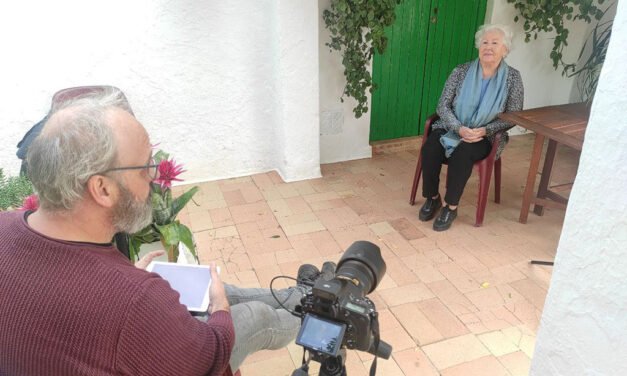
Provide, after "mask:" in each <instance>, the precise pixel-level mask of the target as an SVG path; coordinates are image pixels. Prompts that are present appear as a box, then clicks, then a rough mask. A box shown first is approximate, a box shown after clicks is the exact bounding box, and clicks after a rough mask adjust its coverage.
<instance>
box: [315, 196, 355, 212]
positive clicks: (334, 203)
mask: <svg viewBox="0 0 627 376" xmlns="http://www.w3.org/2000/svg"><path fill="white" fill-rule="evenodd" d="M308 206H309V207H310V208H311V210H312V211H315V212H319V211H321V210H333V209H337V208H341V207H344V206H346V203H345V202H344V200H343V199H342V198H341V197H340V198H334V199H332V200H324V201H315V202H311V203H309V204H308Z"/></svg>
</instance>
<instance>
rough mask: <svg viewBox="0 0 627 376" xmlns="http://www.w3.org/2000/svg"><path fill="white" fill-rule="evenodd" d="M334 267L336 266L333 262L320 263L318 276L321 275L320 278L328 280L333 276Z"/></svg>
mask: <svg viewBox="0 0 627 376" xmlns="http://www.w3.org/2000/svg"><path fill="white" fill-rule="evenodd" d="M336 267H337V266H336V265H335V263H334V262H331V261H325V262H324V264H322V271H321V272H320V276H321V277H322V279H324V280H325V281H330V280H332V279H333V278H335V268H336Z"/></svg>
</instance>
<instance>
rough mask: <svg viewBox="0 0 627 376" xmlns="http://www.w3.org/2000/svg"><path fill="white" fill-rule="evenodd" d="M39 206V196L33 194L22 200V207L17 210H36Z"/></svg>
mask: <svg viewBox="0 0 627 376" xmlns="http://www.w3.org/2000/svg"><path fill="white" fill-rule="evenodd" d="M37 208H39V197H38V196H37V195H35V194H32V195H30V196H28V197H26V198H24V201H23V202H22V207H20V208H17V210H32V211H35V210H37Z"/></svg>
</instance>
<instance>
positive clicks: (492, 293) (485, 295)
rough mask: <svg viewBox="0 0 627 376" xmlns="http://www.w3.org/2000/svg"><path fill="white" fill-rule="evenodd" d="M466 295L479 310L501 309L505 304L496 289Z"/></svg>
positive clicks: (489, 288) (491, 288)
mask: <svg viewBox="0 0 627 376" xmlns="http://www.w3.org/2000/svg"><path fill="white" fill-rule="evenodd" d="M465 295H466V297H467V298H468V299H469V300H470V301H471V302H472V304H474V305H475V307H477V308H479V309H489V308H493V307H500V306H502V305H503V304H505V301H504V300H503V298H501V294H500V293H499V291H498V290H497V289H496V288H494V287H488V288H485V289H480V290H477V291H471V292H468V293H466V294H465Z"/></svg>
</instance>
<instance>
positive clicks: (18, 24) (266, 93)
mask: <svg viewBox="0 0 627 376" xmlns="http://www.w3.org/2000/svg"><path fill="white" fill-rule="evenodd" d="M317 12H318V9H317V4H316V3H315V2H311V1H308V0H290V1H280V0H254V1H252V0H250V1H220V2H202V1H191V0H186V1H179V2H171V1H165V0H157V1H155V0H138V1H131V2H128V1H122V0H111V1H107V2H85V1H77V0H60V1H55V2H44V1H37V2H8V3H3V5H1V6H0V41H1V43H0V45H2V52H3V53H2V55H3V60H2V61H3V64H2V68H1V69H0V82H2V86H1V87H0V103H2V108H1V109H0V124H1V126H2V127H3V137H2V138H0V160H1V161H2V163H1V167H4V168H5V169H8V170H9V172H11V173H17V171H18V168H19V161H18V160H17V159H16V158H15V156H14V155H15V154H14V153H15V144H16V143H17V142H18V141H19V140H20V138H21V137H22V135H23V134H24V133H25V132H26V130H28V129H29V128H30V127H31V126H32V125H33V124H34V123H35V122H37V121H38V120H39V119H41V117H43V115H44V114H45V113H46V111H47V110H48V107H49V105H50V98H51V96H52V94H53V93H54V92H55V91H57V90H58V89H61V88H65V87H70V86H81V85H92V84H110V85H115V86H118V87H120V88H121V89H122V90H123V91H124V92H125V93H126V95H127V97H128V98H129V101H130V102H131V105H132V107H133V110H134V111H135V114H136V115H137V117H138V118H139V119H140V121H141V122H142V123H143V124H144V125H145V126H146V128H147V129H148V131H149V133H150V134H151V136H152V140H153V141H154V142H159V143H160V146H161V147H162V148H164V149H167V150H168V151H169V152H171V153H172V154H173V155H174V156H175V157H176V159H177V160H178V161H181V162H183V163H185V167H186V168H187V170H188V172H187V173H186V175H185V178H186V179H187V180H188V181H193V180H211V179H219V178H224V177H232V176H241V175H247V174H251V173H256V172H262V171H268V170H274V169H276V170H277V171H279V173H280V174H281V175H282V176H283V177H284V179H286V180H298V179H305V178H311V177H316V176H319V174H320V170H319V144H318V128H319V118H318V110H319V107H318V96H319V95H318V90H319V88H318V74H319V72H318V63H317V59H318V22H317Z"/></svg>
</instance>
